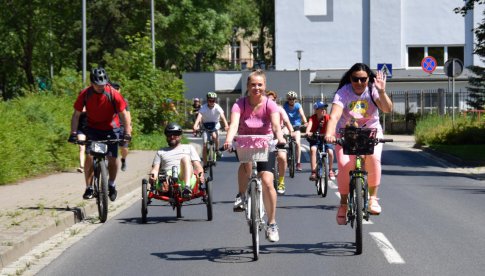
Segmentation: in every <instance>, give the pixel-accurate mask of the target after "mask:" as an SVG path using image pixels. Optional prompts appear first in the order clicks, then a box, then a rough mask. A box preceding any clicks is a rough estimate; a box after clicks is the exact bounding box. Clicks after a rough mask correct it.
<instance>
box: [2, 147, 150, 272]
mask: <svg viewBox="0 0 485 276" xmlns="http://www.w3.org/2000/svg"><path fill="white" fill-rule="evenodd" d="M154 154H155V152H154V151H132V152H130V154H129V155H128V158H127V165H128V168H127V171H126V172H122V171H120V172H119V173H118V176H117V181H116V186H117V188H118V198H120V197H122V196H123V195H125V194H127V193H129V192H131V191H133V190H135V189H137V188H139V187H140V186H141V179H142V178H143V177H146V175H147V174H148V171H149V169H150V166H151V163H152V160H153V157H154ZM84 188H85V185H84V175H83V174H80V173H78V172H74V171H73V172H63V173H58V174H54V175H49V176H45V177H39V178H35V179H30V180H27V181H24V182H21V183H18V184H13V185H6V186H5V185H4V186H0V269H2V268H4V267H5V266H7V265H8V264H10V263H11V262H13V261H15V260H17V259H18V258H19V257H21V256H23V255H24V254H26V253H27V252H29V251H30V250H31V249H32V248H33V247H34V246H35V245H37V244H39V243H41V242H43V241H45V240H47V239H49V238H50V237H52V236H53V235H55V234H57V233H59V232H61V231H63V230H64V229H66V228H68V227H70V226H72V225H73V224H75V223H77V222H79V221H81V220H83V219H85V218H88V217H91V216H92V217H97V214H98V211H97V206H96V201H95V200H94V199H92V200H83V199H82V194H83V192H84ZM110 204H111V202H110Z"/></svg>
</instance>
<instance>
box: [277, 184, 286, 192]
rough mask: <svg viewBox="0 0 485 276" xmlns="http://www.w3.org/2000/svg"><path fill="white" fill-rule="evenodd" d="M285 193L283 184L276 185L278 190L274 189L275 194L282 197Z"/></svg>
mask: <svg viewBox="0 0 485 276" xmlns="http://www.w3.org/2000/svg"><path fill="white" fill-rule="evenodd" d="M285 192H286V189H285V182H280V183H279V184H278V188H277V189H276V193H278V194H279V195H284V194H285Z"/></svg>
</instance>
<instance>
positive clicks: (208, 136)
mask: <svg viewBox="0 0 485 276" xmlns="http://www.w3.org/2000/svg"><path fill="white" fill-rule="evenodd" d="M203 126H204V129H203V130H202V132H203V134H202V137H204V140H205V143H204V150H205V153H206V155H205V156H206V162H205V164H204V169H209V176H210V177H211V179H214V174H213V169H212V167H213V166H216V163H217V151H216V144H215V141H214V139H213V138H212V134H213V133H214V132H216V131H217V129H216V123H203Z"/></svg>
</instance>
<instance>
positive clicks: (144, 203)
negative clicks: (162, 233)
mask: <svg viewBox="0 0 485 276" xmlns="http://www.w3.org/2000/svg"><path fill="white" fill-rule="evenodd" d="M147 185H148V180H146V179H143V180H142V181H141V223H147V214H148V189H147Z"/></svg>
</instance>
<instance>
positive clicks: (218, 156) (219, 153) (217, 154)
mask: <svg viewBox="0 0 485 276" xmlns="http://www.w3.org/2000/svg"><path fill="white" fill-rule="evenodd" d="M216 156H217V159H220V158H221V157H222V151H220V150H218V151H216Z"/></svg>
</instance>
